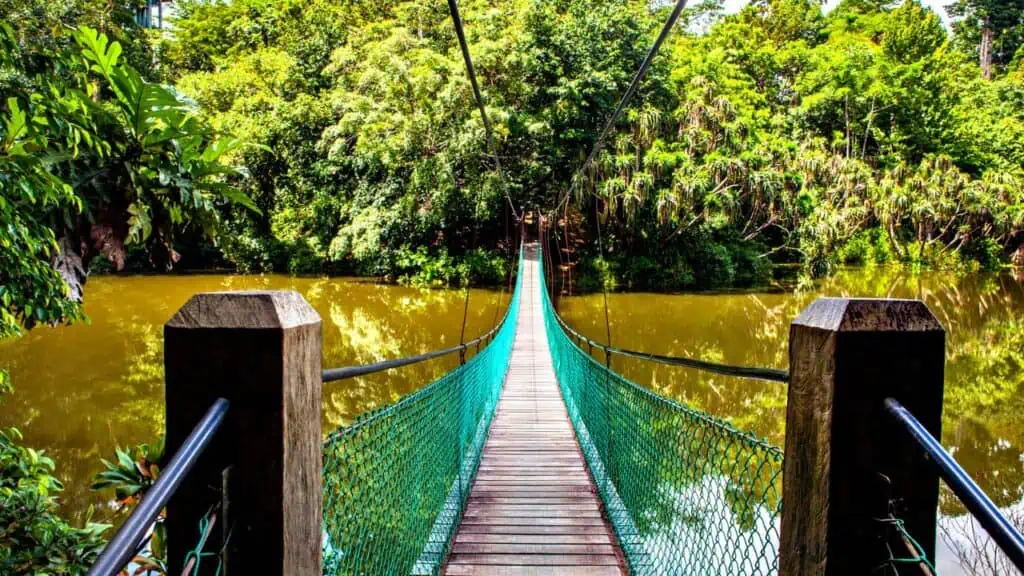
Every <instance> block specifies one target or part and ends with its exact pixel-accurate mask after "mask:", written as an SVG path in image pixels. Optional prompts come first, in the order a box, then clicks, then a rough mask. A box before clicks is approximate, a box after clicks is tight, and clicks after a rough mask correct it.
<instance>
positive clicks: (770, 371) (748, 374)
mask: <svg viewBox="0 0 1024 576" xmlns="http://www.w3.org/2000/svg"><path fill="white" fill-rule="evenodd" d="M555 319H556V320H558V324H559V325H560V326H561V327H562V329H563V330H565V331H566V332H568V333H569V334H570V335H571V336H573V337H575V338H576V339H577V340H578V341H579V342H581V343H582V342H586V343H587V345H588V346H589V347H590V348H591V349H593V348H598V349H600V350H601V351H603V352H604V353H605V354H615V355H618V356H629V357H632V358H639V359H640V360H648V361H650V362H657V363H659V364H668V365H671V366H683V367H685V368H694V369H697V370H703V371H705V372H712V373H715V374H722V375H725V376H735V377H737V378H751V379H754V380H770V381H772V382H789V372H788V371H786V370H779V369H777V368H759V367H756V366H733V365H730V364H718V363H716V362H708V361H706V360H697V359H696V358H680V357H678V356H663V355H661V354H648V353H646V352H637V351H634V350H626V349H624V348H616V347H614V346H605V345H604V344H601V343H600V342H596V341H594V340H591V339H590V338H587V337H586V336H584V335H583V334H580V333H579V332H577V331H576V330H573V329H572V327H570V326H569V324H567V323H566V322H565V320H562V317H561V316H559V315H558V314H555ZM581 346H582V344H581Z"/></svg>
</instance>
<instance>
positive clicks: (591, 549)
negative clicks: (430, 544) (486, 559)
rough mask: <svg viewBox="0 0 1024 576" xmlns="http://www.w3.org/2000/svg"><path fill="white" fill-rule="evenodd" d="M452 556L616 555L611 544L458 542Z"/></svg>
mask: <svg viewBox="0 0 1024 576" xmlns="http://www.w3.org/2000/svg"><path fill="white" fill-rule="evenodd" d="M452 554H602V555H609V554H610V555H612V556H614V555H615V548H614V547H613V546H612V545H611V544H610V543H608V544H554V543H551V542H547V543H542V544H539V543H529V544H523V543H518V542H517V543H512V544H504V543H503V544H492V543H477V542H456V543H455V547H454V548H452Z"/></svg>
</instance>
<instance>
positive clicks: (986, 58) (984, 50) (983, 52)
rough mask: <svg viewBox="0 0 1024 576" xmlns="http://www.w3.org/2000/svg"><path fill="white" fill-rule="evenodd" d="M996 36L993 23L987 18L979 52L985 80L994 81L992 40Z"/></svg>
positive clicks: (982, 27) (982, 75)
mask: <svg viewBox="0 0 1024 576" xmlns="http://www.w3.org/2000/svg"><path fill="white" fill-rule="evenodd" d="M994 36H995V33H994V32H993V31H992V23H991V21H990V20H989V19H988V18H985V22H984V23H983V24H982V26H981V47H980V49H979V51H978V59H979V63H980V64H981V77H982V78H984V79H985V80H991V79H992V39H993V37H994Z"/></svg>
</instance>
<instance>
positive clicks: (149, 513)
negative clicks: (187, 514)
mask: <svg viewBox="0 0 1024 576" xmlns="http://www.w3.org/2000/svg"><path fill="white" fill-rule="evenodd" d="M227 412H228V401H227V400H225V399H224V398H218V399H217V401H216V402H214V403H213V405H211V406H210V408H209V410H207V411H206V414H205V415H203V418H202V419H201V420H200V421H199V423H198V424H196V426H195V428H193V429H192V433H191V434H189V435H188V438H186V439H185V443H184V444H182V445H181V448H179V449H178V451H177V452H175V453H174V457H173V458H171V462H170V464H168V465H167V467H166V468H164V469H163V470H161V471H160V477H159V478H157V481H156V483H155V484H153V487H152V488H150V489H149V490H148V491H147V492H146V495H145V497H144V498H143V499H142V501H141V502H140V503H139V505H138V506H137V507H136V508H135V510H134V511H133V512H132V514H131V516H129V517H128V520H127V521H126V522H125V523H124V524H123V525H122V526H121V528H120V529H119V530H118V531H117V533H116V534H114V537H113V538H112V539H111V540H110V542H109V543H108V544H107V546H106V547H105V548H104V549H103V552H102V553H101V554H100V557H99V559H98V560H96V563H95V564H93V566H92V568H90V569H89V576H114V575H115V574H118V573H119V572H120V571H121V570H122V569H123V568H124V567H125V566H127V565H128V563H129V562H130V561H131V559H132V558H133V557H134V556H135V554H137V553H138V548H139V545H140V544H141V543H142V541H143V539H144V538H145V537H146V532H148V531H149V527H150V526H152V524H153V522H155V521H156V519H157V516H159V515H160V511H161V510H163V509H164V507H165V506H167V502H168V500H170V499H171V496H173V495H174V493H175V491H177V489H178V486H180V485H181V482H182V480H184V479H185V477H186V476H188V473H189V471H190V470H192V467H193V466H194V465H195V463H196V460H198V459H199V456H200V455H201V454H202V453H203V451H204V450H205V449H206V447H207V446H209V444H210V441H211V440H212V439H213V436H214V434H216V433H217V430H218V429H219V428H220V426H221V424H223V422H224V416H225V415H226V414H227Z"/></svg>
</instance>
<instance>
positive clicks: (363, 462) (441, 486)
mask: <svg viewBox="0 0 1024 576" xmlns="http://www.w3.org/2000/svg"><path fill="white" fill-rule="evenodd" d="M519 259H520V267H521V265H522V251H521V250H520V256H519ZM521 278H522V275H521V274H520V275H519V279H517V281H516V289H515V291H514V292H513V295H512V299H511V301H510V302H509V307H508V312H506V314H505V319H504V320H503V324H502V326H501V329H500V330H498V332H497V334H496V336H495V338H494V340H493V341H492V342H491V343H490V345H488V346H487V347H486V348H484V349H483V350H482V351H481V352H480V353H479V354H477V355H476V356H474V357H473V358H472V359H470V360H469V361H468V362H466V364H464V365H462V366H460V367H458V368H457V369H455V370H453V371H452V372H449V373H448V374H445V375H444V376H443V377H442V378H441V379H439V380H437V381H436V382H433V383H432V384H430V385H428V386H427V387H425V388H423V389H421V390H419V391H418V392H415V393H413V394H410V395H409V396H406V397H405V398H402V399H401V400H399V401H398V402H397V403H396V404H393V405H391V406H388V407H386V408H382V409H380V410H376V411H373V412H370V413H367V414H365V415H363V416H361V417H360V418H359V419H358V420H357V421H356V422H355V423H354V424H352V425H351V426H348V427H346V428H341V429H339V430H337V431H335V432H333V433H332V434H331V435H330V436H329V437H328V439H327V441H326V442H325V443H324V446H323V458H324V460H323V485H324V490H323V502H324V534H323V546H322V547H323V572H324V574H330V575H335V574H344V575H361V574H401V575H406V574H436V573H437V572H438V571H439V568H440V565H441V562H442V561H443V560H444V558H445V555H446V554H447V552H448V549H449V545H450V543H451V538H452V536H453V535H454V533H455V530H456V528H457V527H458V524H459V521H460V520H461V518H462V513H463V511H464V509H465V504H466V499H467V497H468V496H469V489H470V486H471V485H472V482H473V477H474V476H475V474H476V470H477V467H478V465H479V463H480V452H481V450H482V449H483V445H484V441H485V440H486V438H487V430H488V428H489V426H490V422H491V418H492V417H493V415H494V408H495V406H496V405H497V403H498V397H499V395H500V393H501V386H502V383H503V382H504V380H505V373H506V372H507V371H508V364H509V359H510V357H511V354H512V343H513V340H514V339H515V330H516V319H517V317H518V311H519V293H520V286H521V283H522V281H521Z"/></svg>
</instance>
